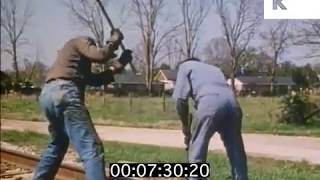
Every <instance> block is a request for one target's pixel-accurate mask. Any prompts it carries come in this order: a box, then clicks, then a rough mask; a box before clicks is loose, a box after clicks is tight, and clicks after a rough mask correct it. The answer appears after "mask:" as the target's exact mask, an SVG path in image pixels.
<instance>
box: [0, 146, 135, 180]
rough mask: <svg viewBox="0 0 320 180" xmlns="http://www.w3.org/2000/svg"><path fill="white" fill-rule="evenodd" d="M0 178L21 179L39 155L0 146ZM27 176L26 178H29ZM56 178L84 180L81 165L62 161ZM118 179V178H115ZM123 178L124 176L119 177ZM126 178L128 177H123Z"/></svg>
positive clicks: (32, 166)
mask: <svg viewBox="0 0 320 180" xmlns="http://www.w3.org/2000/svg"><path fill="white" fill-rule="evenodd" d="M0 157H1V174H0V179H8V180H9V179H11V180H23V179H24V178H22V177H21V175H24V174H29V175H31V174H32V170H33V169H34V167H35V166H36V165H37V164H38V162H39V160H40V157H39V156H35V155H30V154H25V153H21V152H18V151H14V150H10V149H7V148H3V147H1V156H0ZM30 178H31V177H29V178H28V179H30ZM55 179H56V180H84V179H85V177H84V170H83V169H82V168H81V167H78V166H73V165H70V164H66V163H62V164H61V166H60V168H59V171H58V173H57V175H56V177H55ZM117 179H120V178H117ZM121 179H124V178H121ZM125 179H126V180H128V179H129V178H125Z"/></svg>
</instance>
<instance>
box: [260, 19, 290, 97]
mask: <svg viewBox="0 0 320 180" xmlns="http://www.w3.org/2000/svg"><path fill="white" fill-rule="evenodd" d="M261 37H262V39H263V40H264V41H265V47H264V49H266V50H267V53H269V54H270V56H271V57H272V68H271V86H270V92H271V93H272V94H273V93H274V83H275V76H276V73H277V66H278V60H279V58H280V57H281V56H282V55H283V54H284V53H285V51H286V50H287V49H288V48H289V47H290V46H291V42H290V41H291V39H292V34H291V33H290V32H289V30H288V20H283V21H279V22H278V24H277V25H276V26H272V27H271V28H270V29H269V30H268V31H267V32H263V33H261Z"/></svg>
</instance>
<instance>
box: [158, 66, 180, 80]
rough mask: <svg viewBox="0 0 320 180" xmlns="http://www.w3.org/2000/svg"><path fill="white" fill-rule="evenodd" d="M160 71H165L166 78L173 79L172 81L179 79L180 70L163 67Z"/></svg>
mask: <svg viewBox="0 0 320 180" xmlns="http://www.w3.org/2000/svg"><path fill="white" fill-rule="evenodd" d="M160 72H162V73H163V75H164V76H165V77H166V79H168V80H171V81H176V80H177V74H178V72H177V71H175V70H167V69H163V70H160Z"/></svg>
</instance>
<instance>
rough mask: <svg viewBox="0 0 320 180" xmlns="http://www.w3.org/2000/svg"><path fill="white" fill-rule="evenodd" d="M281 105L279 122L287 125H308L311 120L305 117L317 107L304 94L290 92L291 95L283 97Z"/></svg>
mask: <svg viewBox="0 0 320 180" xmlns="http://www.w3.org/2000/svg"><path fill="white" fill-rule="evenodd" d="M281 104H282V106H281V118H280V121H281V122H285V123H288V124H299V125H306V124H308V123H310V122H311V120H310V119H308V118H306V117H307V115H308V114H310V113H312V112H313V111H314V110H315V109H316V108H317V105H316V104H315V103H312V102H311V101H310V100H309V98H308V96H307V95H306V94H305V93H304V92H299V93H296V92H294V91H292V92H291V94H289V95H287V96H285V97H283V99H282V100H281Z"/></svg>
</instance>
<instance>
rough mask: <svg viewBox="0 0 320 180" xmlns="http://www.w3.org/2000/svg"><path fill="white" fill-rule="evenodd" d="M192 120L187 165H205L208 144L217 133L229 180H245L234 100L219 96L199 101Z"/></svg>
mask: <svg viewBox="0 0 320 180" xmlns="http://www.w3.org/2000/svg"><path fill="white" fill-rule="evenodd" d="M194 117H195V122H194V123H193V124H194V125H193V131H192V137H191V140H190V144H189V151H188V159H189V161H190V162H192V163H200V162H206V160H207V152H208V145H209V141H210V139H211V137H212V136H213V135H214V133H215V132H218V133H219V134H220V137H221V139H222V141H223V143H224V145H225V148H226V151H227V156H228V158H229V161H230V164H231V172H232V177H233V179H234V180H247V179H248V175H247V158H246V153H245V149H244V145H243V140H242V136H241V119H242V113H241V109H240V106H239V105H238V103H237V102H236V100H235V99H234V98H231V97H228V96H223V94H220V95H219V94H217V95H210V96H205V97H202V98H201V99H200V100H199V102H198V107H197V110H196V112H195V115H194Z"/></svg>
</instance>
